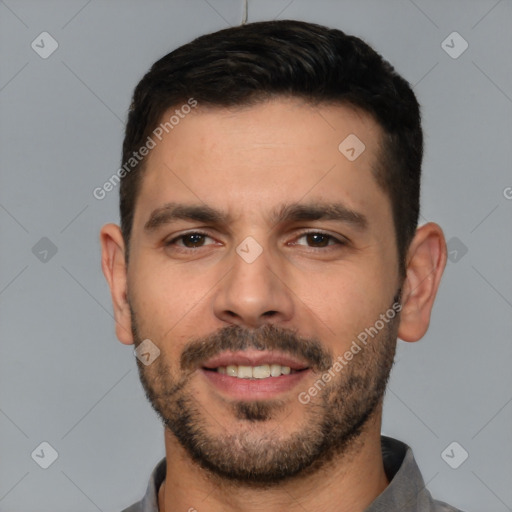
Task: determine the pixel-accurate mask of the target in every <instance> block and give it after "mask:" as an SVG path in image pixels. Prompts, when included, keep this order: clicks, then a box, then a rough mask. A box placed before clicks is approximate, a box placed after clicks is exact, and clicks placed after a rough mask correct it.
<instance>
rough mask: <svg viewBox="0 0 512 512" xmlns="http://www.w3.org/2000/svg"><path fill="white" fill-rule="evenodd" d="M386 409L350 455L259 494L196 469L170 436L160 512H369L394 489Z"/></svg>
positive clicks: (372, 421)
mask: <svg viewBox="0 0 512 512" xmlns="http://www.w3.org/2000/svg"><path fill="white" fill-rule="evenodd" d="M381 412H382V409H381V408H380V409H379V410H378V411H376V414H375V416H374V417H372V418H370V419H369V421H368V422H367V424H366V426H365V429H364V431H363V432H362V434H361V435H360V436H359V438H358V439H357V440H355V441H354V442H353V443H352V444H351V445H350V446H349V447H347V450H346V451H345V452H344V453H343V454H340V455H339V456H337V457H334V458H333V459H332V460H331V461H330V462H329V463H328V464H326V465H325V466H323V467H322V468H321V469H319V470H318V471H317V472H316V473H313V474H309V475H307V476H300V475H299V476H297V477H295V478H292V479H290V480H288V481H286V482H283V483H282V484H280V485H276V486H272V487H271V488H265V489H258V488H253V487H244V486H242V485H240V484H233V483H232V482H227V481H222V480H219V479H218V477H213V476H212V475H210V474H208V473H207V472H206V471H205V470H203V469H202V468H200V467H199V466H198V465H197V464H195V463H194V462H193V461H192V460H191V459H190V457H189V456H188V454H187V453H186V452H185V451H184V450H183V448H182V447H181V445H179V443H178V442H177V440H176V438H175V437H174V436H173V434H171V433H170V432H169V431H168V430H166V432H165V446H166V456H167V474H166V479H165V481H164V483H163V484H162V486H161V487H160V490H159V495H158V501H159V510H160V512H175V511H177V510H186V511H189V512H194V511H200V512H220V511H222V512H241V511H244V512H253V511H256V510H258V511H259V510H267V511H269V512H277V511H281V510H287V511H290V512H303V511H304V510H316V511H317V512H334V511H336V512H349V511H350V512H363V511H364V510H365V509H366V508H367V507H368V506H369V505H370V504H371V503H372V501H374V499H375V498H376V497H377V496H378V495H379V494H381V493H382V492H383V491H384V489H385V488H386V487H387V485H388V480H387V477H386V474H385V471H384V466H383V461H382V452H381V445H380V425H381Z"/></svg>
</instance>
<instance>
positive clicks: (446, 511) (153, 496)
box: [123, 436, 461, 512]
mask: <svg viewBox="0 0 512 512" xmlns="http://www.w3.org/2000/svg"><path fill="white" fill-rule="evenodd" d="M381 448H382V458H383V461H384V470H385V471H386V475H387V477H388V480H389V485H388V486H387V487H386V489H385V490H384V491H383V492H382V493H381V494H379V496H377V498H375V500H374V501H373V502H372V503H371V505H370V506H369V507H368V508H367V509H366V510H365V512H392V511H400V512H461V511H460V510H459V509H457V508H454V507H451V506H450V505H447V504H446V503H443V502H441V501H435V500H433V499H432V496H431V495H430V492H429V491H427V489H426V488H425V483H424V482H423V478H422V476H421V473H420V470H419V468H418V465H417V464H416V461H415V460H414V456H413V454H412V450H411V448H409V446H407V445H406V444H405V443H402V442H401V441H397V440H396V439H392V438H391V437H386V436H381ZM165 472H166V465H165V459H162V460H161V461H160V462H159V463H158V465H157V466H156V468H155V469H154V471H153V473H152V474H151V478H150V479H149V485H148V489H147V491H146V495H145V496H144V498H143V499H142V500H141V501H139V502H137V503H135V504H134V505H132V506H131V507H128V508H127V509H125V510H123V512H158V489H159V488H160V485H161V484H162V482H163V481H164V479H165Z"/></svg>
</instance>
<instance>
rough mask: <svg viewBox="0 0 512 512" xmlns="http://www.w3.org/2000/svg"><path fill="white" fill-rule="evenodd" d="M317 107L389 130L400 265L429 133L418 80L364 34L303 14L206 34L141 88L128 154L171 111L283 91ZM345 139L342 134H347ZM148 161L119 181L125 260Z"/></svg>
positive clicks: (385, 154) (385, 144)
mask: <svg viewBox="0 0 512 512" xmlns="http://www.w3.org/2000/svg"><path fill="white" fill-rule="evenodd" d="M280 96H281V97H297V98H300V99H303V100H305V101H306V102H309V103H311V104H313V105H318V104H342V105H350V106H353V107H355V108H357V109H360V110H362V111H364V112H366V113H368V114H370V115H371V116H372V118H373V119H374V120H375V121H376V122H377V123H378V125H379V126H380V127H381V128H382V131H383V137H382V141H381V148H380V151H381V154H380V155H379V158H378V162H377V164H376V168H375V169H373V172H374V176H375V178H376V181H377V183H378V184H379V185H380V186H381V188H382V189H383V190H384V191H385V192H386V193H387V195H388V196H389V198H390V201H391V207H392V211H393V220H394V227H395V233H396V243H397V249H398V256H399V270H400V274H401V276H402V277H404V276H405V258H406V254H407V249H408V247H409V244H410V242H411V240H412V238H413V237H414V234H415V231H416V227H417V224H418V216H419V207H420V205H419V200H420V181H421V162H422V157H423V133H422V129H421V119H420V107H419V105H418V102H417V100H416V96H415V95H414V92H413V91H412V88H411V86H410V85H409V84H408V82H407V81H406V80H404V79H403V78H402V77H401V76H400V75H399V74H398V73H397V72H396V71H395V69H394V68H393V67H392V66H391V64H389V63H388V62H387V61H386V60H384V59H383V58H382V57H381V56H380V55H379V54H378V53H377V52H375V51H374V50H373V49H372V48H371V47H370V46H369V45H368V44H367V43H365V42H364V41H363V40H361V39H360V38H358V37H355V36H351V35H347V34H345V33H344V32H342V31H341V30H337V29H331V28H328V27H324V26H321V25H317V24H313V23H306V22H302V21H295V20H279V21H263V22H256V23H249V24H246V25H241V26H237V27H232V28H228V29H224V30H220V31H218V32H214V33H211V34H206V35H203V36H201V37H198V38H197V39H195V40H193V41H192V42H190V43H188V44H185V45H183V46H181V47H179V48H177V49H176V50H174V51H172V52H171V53H169V54H167V55H166V56H164V57H163V58H161V59H160V60H158V61H157V62H156V63H155V64H153V66H152V67H151V69H150V70H149V72H148V73H147V74H146V75H145V76H144V77H143V78H142V80H141V81H140V82H139V84H138V85H137V87H136V88H135V91H134V95H133V100H132V103H131V106H130V110H129V114H128V121H127V124H126V131H125V138H124V142H123V155H122V161H123V162H127V161H128V160H129V159H130V158H131V157H132V155H133V152H134V151H137V150H138V149H140V148H141V147H142V146H143V145H144V144H145V143H146V140H147V139H148V137H149V136H150V135H151V133H152V132H153V130H155V128H156V127H157V126H158V125H159V124H160V123H161V122H162V117H163V115H164V114H165V113H166V112H167V111H168V110H169V109H170V108H171V107H175V106H179V105H180V104H187V102H190V99H191V98H193V99H194V101H196V102H198V103H199V105H205V106H217V107H226V108H227V107H236V106H244V105H247V106H250V105H255V104H257V103H259V102H262V101H265V100H268V99H271V98H275V97H280ZM340 142H341V141H340ZM144 163H145V159H141V161H140V162H137V163H136V165H134V167H133V170H132V171H131V172H127V173H125V175H124V176H123V178H122V180H121V186H120V214H121V230H122V233H123V238H124V240H125V244H126V257H128V252H129V240H130V234H131V229H132V224H133V214H134V210H135V203H136V200H137V195H138V191H139V190H140V184H141V179H142V175H143V172H142V171H143V169H144Z"/></svg>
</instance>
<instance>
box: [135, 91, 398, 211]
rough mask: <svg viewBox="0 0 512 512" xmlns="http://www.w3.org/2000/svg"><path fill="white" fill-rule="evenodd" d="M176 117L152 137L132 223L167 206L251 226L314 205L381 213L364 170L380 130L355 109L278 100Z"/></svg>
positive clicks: (383, 207) (371, 162)
mask: <svg viewBox="0 0 512 512" xmlns="http://www.w3.org/2000/svg"><path fill="white" fill-rule="evenodd" d="M174 110H175V109H171V110H170V111H169V112H168V113H166V114H165V115H164V116H163V118H162V121H163V122H165V121H166V120H168V119H169V118H170V116H171V115H172V114H173V112H174ZM182 116H183V117H182V118H180V120H179V122H178V123H176V124H172V125H171V124H169V125H168V126H167V130H164V133H163V136H162V137H161V140H158V139H155V142H156V146H155V147H154V148H153V149H152V150H151V152H150V154H149V156H148V159H147V162H146V170H145V172H144V179H143V180H142V186H141V190H140V191H139V199H138V201H137V208H136V215H135V218H136V219H137V217H140V216H144V217H147V216H148V215H149V214H150V213H151V210H153V209H154V208H157V207H159V206H163V205H164V204H166V203H168V202H170V201H183V202H187V203H189V204H190V203H197V204H204V205H209V206H212V207H214V208H216V209H222V210H224V211H228V210H232V211H233V212H234V216H235V217H240V216H249V217H253V218H257V217H258V216H260V217H261V215H266V214H268V211H269V210H275V208H277V207H279V205H281V204H285V203H286V204H289V203H291V202H294V203H296V202H301V201H306V202H311V200H314V199H317V200H318V199H320V198H325V200H326V201H327V202H335V201H336V202H337V201H341V202H343V203H344V204H346V205H347V206H348V207H350V208H353V209H354V210H359V211H361V210H363V211H365V212H366V213H367V214H369V216H371V214H372V213H373V214H374V215H377V216H378V215H382V214H387V213H389V204H387V203H388V202H389V201H388V200H387V196H386V195H385V194H384V192H383V191H382V190H381V189H380V187H379V186H378V185H377V182H376V181H375V178H374V175H373V172H372V171H373V170H374V169H375V168H376V167H377V166H378V164H379V151H380V149H379V144H380V140H381V129H380V127H379V126H378V125H377V123H376V122H375V121H373V119H372V118H371V117H370V116H369V115H367V114H365V113H363V112H361V111H360V110H356V109H354V108H351V107H349V106H341V105H318V106H313V105H311V104H308V103H305V102H303V101H301V100H298V99H296V98H293V99H291V98H280V99H273V100H270V101H267V102H264V103H260V104H257V105H254V106H250V107H247V106H246V107H243V108H236V109H235V108H230V109H227V108H211V107H207V108H205V107H202V106H201V105H200V104H199V105H198V108H196V109H194V110H193V111H191V112H190V113H188V114H187V115H183V114H182ZM174 121H176V120H174ZM171 126H172V128H171Z"/></svg>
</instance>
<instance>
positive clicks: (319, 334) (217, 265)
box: [101, 98, 446, 512]
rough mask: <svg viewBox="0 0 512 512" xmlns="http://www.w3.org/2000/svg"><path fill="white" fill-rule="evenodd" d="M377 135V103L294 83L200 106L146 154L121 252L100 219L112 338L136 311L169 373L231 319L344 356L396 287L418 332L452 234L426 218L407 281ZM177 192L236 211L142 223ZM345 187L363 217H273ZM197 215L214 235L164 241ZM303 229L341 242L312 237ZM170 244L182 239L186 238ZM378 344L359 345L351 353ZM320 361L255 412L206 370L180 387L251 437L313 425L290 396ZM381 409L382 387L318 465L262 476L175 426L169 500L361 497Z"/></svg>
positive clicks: (303, 502) (205, 504) (402, 324)
mask: <svg viewBox="0 0 512 512" xmlns="http://www.w3.org/2000/svg"><path fill="white" fill-rule="evenodd" d="M164 117H165V116H164ZM351 133H354V134H356V135H357V137H358V138H359V139H361V140H362V141H363V142H364V144H365V146H366V149H365V151H364V152H363V153H362V154H361V155H360V156H359V157H358V158H357V159H356V160H355V161H353V162H350V161H349V160H348V159H347V158H345V156H344V155H342V154H341V153H340V151H338V145H339V144H340V142H341V141H342V140H344V139H345V137H347V136H348V135H349V134H351ZM380 136H381V130H380V127H379V126H378V125H377V124H376V123H375V122H374V121H373V120H372V118H370V117H369V116H367V115H365V114H364V113H362V112H360V111H357V110H354V109H351V108H348V107H346V106H339V105H338V106H333V105H320V106H315V107H313V106H311V105H308V104H305V103H304V102H302V101H301V100H298V99H288V98H279V99H274V100H271V101H268V102H265V103H261V104H258V105H255V106H251V107H245V108H238V109H220V108H202V107H201V105H199V108H198V109H196V110H195V111H194V112H192V113H191V114H189V115H187V116H186V118H185V119H183V120H181V121H180V124H179V125H177V126H176V127H175V128H174V129H173V130H172V131H170V132H169V134H167V135H166V136H165V137H164V139H163V140H162V142H160V143H159V144H157V146H156V147H155V148H154V149H153V150H152V151H151V153H150V155H149V157H148V160H147V168H146V170H145V174H144V179H143V182H142V187H141V190H140V192H139V196H138V199H137V203H136V208H135V215H134V224H133V229H132V235H131V239H130V259H129V264H128V265H127V264H126V259H125V244H124V241H123V238H122V236H121V232H120V229H119V227H118V226H117V225H115V224H107V225H106V226H104V227H103V229H102V231H101V244H102V268H103V272H104V274H105V276H106V279H107V281H108V283H109V286H110V289H111V293H112V301H113V306H114V314H115V320H116V333H117V336H118V338H119V340H120V341H121V342H122V343H125V344H127V345H129V344H132V343H134V342H138V341H140V339H139V340H136V339H134V330H133V326H134V322H135V320H136V324H137V330H138V332H139V335H140V337H141V339H144V338H150V339H151V340H153V341H154V342H155V343H156V344H157V345H158V346H159V349H160V351H161V354H160V357H159V359H158V360H159V361H160V362H161V363H162V364H165V365H166V366H163V367H167V368H168V369H169V372H170V374H172V375H174V376H176V377H177V376H179V375H181V374H180V369H179V361H180V357H181V354H182V353H183V350H184V347H185V346H186V344H187V343H188V342H189V341H190V340H191V339H197V338H201V337H204V336H208V335H211V334H212V333H215V332H216V331H218V330H219V329H221V328H223V327H226V326H231V325H236V326H240V327H242V328H244V329H257V328H259V327H261V326H264V325H268V324H271V325H274V326H277V327H281V328H283V329H285V328H286V329H292V330H294V331H295V332H296V333H297V335H300V336H303V337H305V338H311V339H316V340H319V342H320V344H321V346H322V348H323V350H324V351H325V353H326V354H327V353H328V354H331V355H332V356H334V357H336V356H338V355H341V354H343V353H344V352H345V351H346V350H348V349H349V347H350V345H351V343H352V341H353V340H354V339H355V338H356V336H357V334H358V333H360V332H362V331H363V330H364V329H365V328H366V327H368V326H371V325H374V324H375V321H376V320H377V319H378V318H379V315H380V314H382V313H384V312H385V311H386V310H387V309H388V308H389V307H390V305H391V300H392V298H393V297H394V295H395V293H396V291H397V290H398V289H399V288H400V287H402V301H401V303H402V310H401V313H400V316H399V319H397V322H396V326H395V327H396V329H395V332H394V334H395V335H398V337H399V338H400V339H402V340H404V341H408V342H413V341H417V340H419V339H420V338H421V337H422V336H423V335H424V334H425V332H426V331H427V329H428V325H429V322H430V314H431V310H432V306H433V302H434V299H435V295H436V293H437V290H438V286H439V282H440V279H441V275H442V272H443V270H444V267H445V264H446V244H445V239H444V236H443V232H442V230H441V228H440V227H439V226H438V225H437V224H434V223H427V224H425V225H423V226H421V227H419V228H418V229H417V231H416V235H415V237H414V239H413V241H412V243H411V245H410V247H409V251H408V254H407V261H406V263H407V266H406V268H407V276H406V278H405V280H403V281H402V279H401V278H400V276H399V273H398V255H397V250H396V239H395V233H394V226H393V220H392V213H391V204H390V199H389V197H388V196H387V195H386V193H385V192H384V191H383V190H382V189H381V188H380V187H379V186H378V185H377V183H376V181H375V178H374V176H373V175H372V172H371V168H372V167H373V166H375V164H376V163H377V162H378V159H379V152H378V143H379V140H380ZM170 201H175V202H182V203H187V204H198V205H204V204H207V205H209V206H211V207H213V208H217V209H221V210H223V211H226V212H227V213H230V214H231V215H232V216H233V219H232V222H231V223H229V224H228V225H220V226H214V225H210V224H205V223H200V222H197V221H194V222H190V221H185V220H178V221H175V222H174V223H173V224H168V225H163V226H160V227H159V228H158V229H157V230H155V231H153V232H146V231H145V230H144V225H145V223H146V222H147V220H148V219H149V217H150V215H151V212H152V211H153V210H154V209H155V208H157V207H159V206H163V205H164V204H166V203H169V202H170ZM340 201H341V202H343V203H344V204H345V205H347V206H348V207H349V208H350V209H352V210H355V211H357V212H360V213H362V214H364V216H365V217H366V218H367V227H366V229H364V230H359V229H357V227H355V226H353V225H351V224H350V223H347V222H342V221H334V220H316V221H301V222H298V223H297V222H292V223H283V224H272V223H271V222H270V219H269V213H270V212H271V211H273V210H274V209H275V208H279V207H280V206H281V205H282V204H283V203H289V202H301V203H321V202H340ZM194 230H198V231H200V232H207V233H208V237H210V238H206V239H205V240H204V243H203V245H202V246H200V247H199V249H189V250H188V252H185V251H181V252H180V251H179V247H176V245H174V246H165V242H168V241H169V240H171V239H174V238H176V237H177V236H179V235H181V234H184V233H185V232H191V231H194ZM304 230H309V231H311V232H318V231H320V232H325V233H326V234H328V235H331V236H333V237H335V238H338V239H341V240H343V239H344V238H343V237H345V238H346V239H347V240H348V242H347V244H346V245H337V244H333V243H330V244H329V245H328V246H326V247H321V245H324V244H317V245H312V243H311V240H310V239H309V241H308V239H307V237H305V236H304V233H303V231H304ZM248 236H251V237H253V238H254V239H255V240H256V241H257V242H258V243H259V245H260V246H261V247H262V249H263V252H262V253H261V255H260V256H259V257H258V258H257V259H256V260H255V261H254V262H252V263H250V264H249V263H247V262H246V261H244V260H243V259H242V258H241V257H240V256H239V255H238V254H237V252H236V248H237V246H238V245H239V244H240V243H241V242H242V241H243V240H244V239H245V238H246V237H248ZM177 243H178V244H180V245H181V248H182V249H184V247H183V240H182V241H179V242H177ZM194 251H195V252H194ZM130 306H131V308H130ZM135 312H136V316H137V318H136V319H135V318H133V315H134V314H135ZM395 337H396V336H395ZM365 352H366V354H364V353H365ZM369 353H370V351H368V350H367V351H364V350H363V353H361V354H359V355H356V356H354V360H353V363H351V364H352V365H353V366H352V367H353V368H357V366H356V365H357V363H356V360H357V358H358V357H360V358H361V359H360V361H361V362H362V361H364V360H363V359H362V358H363V357H370V355H369ZM377 363H378V361H377ZM373 364H376V363H375V361H374V363H373ZM153 368H156V366H154V367H153ZM151 371H152V370H151V367H148V369H147V372H148V373H147V375H148V378H150V379H153V382H154V383H155V386H156V385H157V384H156V380H155V379H154V377H155V374H154V373H151ZM342 373H343V372H342ZM319 375H321V372H320V373H318V372H310V374H308V376H307V377H304V379H303V381H301V383H300V386H299V387H298V388H294V389H293V390H291V391H287V392H285V393H283V394H282V396H280V397H279V398H280V400H281V407H279V409H277V410H273V412H272V416H271V418H269V419H268V420H267V421H259V422H249V421H244V420H242V419H239V418H237V417H236V416H235V414H234V412H233V409H232V408H231V407H229V404H227V403H226V398H225V396H222V395H221V394H220V393H218V392H217V391H215V390H212V389H211V386H208V383H207V382H205V380H204V379H202V378H201V375H199V374H198V373H197V372H195V373H192V374H191V375H190V376H189V380H188V381H187V391H188V392H189V394H190V397H193V399H194V400H195V403H196V404H197V405H198V409H200V410H201V412H202V414H203V416H202V417H203V419H204V422H205V423H204V425H205V427H206V428H207V430H208V432H209V433H210V434H211V435H212V436H222V435H228V434H233V435H236V434H237V433H240V432H242V431H243V432H245V433H248V434H250V436H252V437H251V439H260V438H262V436H265V435H270V434H272V435H278V436H279V439H281V440H285V439H287V438H288V437H289V436H291V435H293V434H294V433H296V432H297V431H298V429H300V428H303V427H304V424H305V422H306V419H307V418H308V416H307V414H308V412H307V411H308V409H307V407H306V406H304V405H303V404H301V403H300V402H299V401H298V400H297V395H298V393H299V392H300V391H304V390H307V389H308V388H309V387H310V386H311V385H313V383H314V382H315V381H316V380H317V379H318V378H319ZM347 375H350V372H349V373H347ZM343 378H348V377H343V376H339V378H338V380H339V382H342V379H343ZM320 395H321V393H320ZM320 399H321V396H320V397H317V398H316V399H315V400H318V401H319V400H320ZM317 403H320V402H317ZM381 418H382V401H381V402H380V403H379V405H378V407H377V408H376V409H375V411H374V413H373V414H372V416H371V417H370V418H369V419H368V421H367V422H366V423H365V425H364V428H363V429H362V432H361V433H360V435H359V436H358V437H357V439H355V440H354V441H353V442H352V443H351V444H350V445H349V446H346V447H345V448H344V450H343V451H342V452H340V453H338V452H336V453H333V456H332V458H331V460H329V461H327V462H326V463H325V465H324V466H322V467H321V468H320V469H319V470H318V471H313V472H305V473H304V474H299V475H297V476H296V477H294V478H290V479H287V480H285V481H283V482H281V483H279V484H278V485H274V486H271V487H269V488H267V489H262V488H257V487H254V486H252V487H251V486H248V485H242V484H240V483H237V482H233V481H229V480H228V479H222V478H219V477H216V476H215V475H212V474H210V473H209V472H208V471H206V470H205V469H204V468H202V467H200V466H199V465H198V464H197V463H196V462H195V461H194V460H192V459H191V457H190V455H189V453H188V452H187V451H186V450H185V449H184V448H183V446H182V445H181V444H180V443H179V441H178V440H177V439H176V436H175V435H173V433H172V432H171V431H170V429H169V428H166V429H165V447H166V455H167V461H168V462H167V478H166V480H165V483H164V485H162V487H161V488H160V492H159V506H160V510H161V511H167V512H171V511H174V510H190V509H194V508H195V509H197V510H198V511H200V512H210V511H211V512H213V511H221V510H222V511H241V510H244V511H249V512H251V511H256V510H258V511H259V510H268V511H278V510H291V511H295V510H317V511H325V512H327V511H334V510H336V511H338V512H344V511H349V510H350V511H363V510H364V509H365V508H366V507H367V506H368V505H369V504H370V503H371V502H372V501H373V500H374V499H375V498H376V497H377V496H378V495H379V494H380V493H381V492H382V491H383V490H384V489H385V488H386V486H387V485H388V483H389V482H388V480H387V478H386V475H385V473H384V468H383V463H382V455H381V448H380V427H381Z"/></svg>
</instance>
